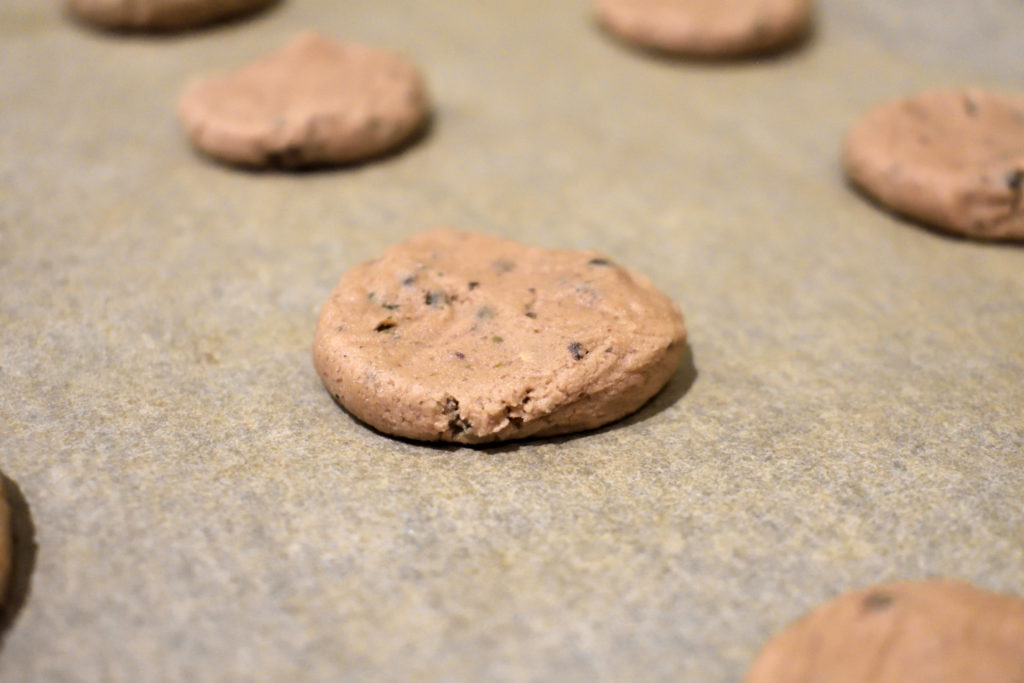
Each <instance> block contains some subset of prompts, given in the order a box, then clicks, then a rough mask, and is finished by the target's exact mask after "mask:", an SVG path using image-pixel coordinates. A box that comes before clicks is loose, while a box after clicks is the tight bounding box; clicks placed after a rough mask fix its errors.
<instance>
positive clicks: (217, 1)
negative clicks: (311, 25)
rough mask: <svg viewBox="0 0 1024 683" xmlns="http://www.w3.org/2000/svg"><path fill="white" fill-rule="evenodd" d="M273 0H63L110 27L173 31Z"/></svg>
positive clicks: (72, 9)
mask: <svg viewBox="0 0 1024 683" xmlns="http://www.w3.org/2000/svg"><path fill="white" fill-rule="evenodd" d="M274 2H276V0H67V7H68V10H69V11H70V12H71V13H72V14H74V15H75V16H76V17H78V18H80V19H83V20H85V21H88V22H89V23H92V24H97V25H99V26H103V27H106V28H111V29H121V30H140V31H174V30H181V29H187V28H192V27H195V26H201V25H203V24H208V23H211V22H214V21H221V20H224V19H228V18H231V17H235V16H240V15H243V14H248V13H250V12H255V11H256V10H259V9H262V8H263V7H266V6H267V5H270V4H273V3H274Z"/></svg>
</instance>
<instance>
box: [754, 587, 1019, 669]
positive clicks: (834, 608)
mask: <svg viewBox="0 0 1024 683" xmlns="http://www.w3.org/2000/svg"><path fill="white" fill-rule="evenodd" d="M823 681H828V682H829V683H925V682H927V683H964V682H965V681H985V683H1024V599H1021V598H1018V597H1014V596H1008V595H997V594H994V593H989V592H986V591H983V590H980V589H978V588H975V587H974V586H972V585H970V584H968V583H963V582H961V581H953V580H934V581H920V582H902V583H890V584H882V585H879V586H875V587H872V588H868V589H866V590H859V591H854V592H850V593H846V594H845V595H842V596H840V597H839V598H837V599H835V600H833V601H831V602H829V603H827V604H826V605H824V606H822V607H819V608H818V609H816V610H815V611H813V612H811V613H810V614H808V615H807V616H805V617H803V618H802V619H800V620H799V621H797V622H796V623H795V624H793V625H792V626H790V627H789V628H788V629H786V630H785V631H783V632H782V633H781V634H779V635H777V636H775V637H774V638H773V639H772V640H770V641H769V642H768V643H767V645H765V647H764V649H762V650H761V653H760V655H758V658H757V660H756V661H755V662H754V665H753V667H752V668H751V669H750V671H749V672H748V673H747V676H746V678H745V679H744V683H783V682H784V683H819V682H823Z"/></svg>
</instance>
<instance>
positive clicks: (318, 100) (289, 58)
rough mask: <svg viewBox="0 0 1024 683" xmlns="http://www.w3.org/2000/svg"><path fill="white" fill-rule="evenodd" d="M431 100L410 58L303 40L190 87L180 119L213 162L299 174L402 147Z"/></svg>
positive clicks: (422, 119)
mask: <svg viewBox="0 0 1024 683" xmlns="http://www.w3.org/2000/svg"><path fill="white" fill-rule="evenodd" d="M427 100H428V97H427V92H426V86H425V85H424V80H423V77H422V76H421V74H420V72H419V70H418V69H417V68H416V67H415V66H414V65H413V64H412V63H410V62H409V61H407V60H406V59H405V58H403V57H401V56H399V55H397V54H395V53H392V52H389V51H386V50H381V49H377V48H373V47H368V46H365V45H357V44H353V43H340V42H337V41H334V40H331V39H329V38H325V37H323V36H320V35H318V34H316V33H304V34H301V35H300V36H298V37H297V38H295V39H294V40H293V41H292V42H290V43H289V44H288V45H286V46H285V47H283V48H282V49H280V50H278V51H277V52H274V53H272V54H270V55H269V56H267V57H264V58H263V59H260V60H258V61H256V62H253V63H252V64H249V65H248V66H245V67H242V68H241V69H238V70H236V71H233V72H230V73H227V74H224V75H221V76H211V77H207V78H202V79H199V80H197V81H195V82H193V83H192V84H191V85H190V86H189V87H188V88H186V90H185V92H184V93H183V94H182V96H181V99H180V101H179V103H178V116H179V119H180V120H181V122H182V124H183V126H184V128H185V131H186V133H187V134H188V137H189V139H190V140H191V141H192V144H193V145H195V147H196V148H197V149H199V150H201V151H202V152H205V153H206V154H209V155H210V156H212V157H215V158H217V159H220V160H222V161H226V162H228V163H233V164H240V165H244V166H269V167H282V168H299V167H307V166H323V165H330V164H343V163H348V162H354V161H358V160H362V159H367V158H370V157H374V156H377V155H380V154H383V153H385V152H387V151H390V150H393V149H395V148H397V147H399V146H400V145H402V144H403V143H405V142H406V141H408V140H409V139H411V138H412V137H413V136H414V135H415V133H416V132H417V131H418V130H420V129H421V128H422V126H423V125H424V124H425V122H426V119H427V116H428V101H427ZM403 276H404V275H403Z"/></svg>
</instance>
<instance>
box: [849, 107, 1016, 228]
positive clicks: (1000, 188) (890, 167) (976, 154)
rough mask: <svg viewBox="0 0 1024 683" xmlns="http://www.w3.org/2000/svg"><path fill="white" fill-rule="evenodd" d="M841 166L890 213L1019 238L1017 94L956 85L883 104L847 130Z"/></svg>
mask: <svg viewBox="0 0 1024 683" xmlns="http://www.w3.org/2000/svg"><path fill="white" fill-rule="evenodd" d="M843 164H844V166H845V170H846V174H847V176H848V177H849V179H850V180H851V181H852V182H853V183H854V184H855V185H857V186H858V187H860V188H861V189H862V190H863V191H864V192H865V193H866V194H867V195H869V196H870V197H872V198H874V199H876V200H877V201H878V202H880V203H881V204H883V205H884V206H886V207H888V208H890V209H892V210H893V211H895V212H897V213H900V214H904V215H906V216H908V217H910V218H914V219H916V220H918V221H921V222H923V223H926V224H928V225H931V226H933V227H936V228H940V229H943V230H946V231H949V232H954V233H959V234H962V235H966V236H969V237H974V238H979V239H1014V240H1024V98H1021V97H1012V96H1009V95H1003V94H998V93H993V92H986V91H982V90H974V89H962V90H932V91H928V92H924V93H921V94H919V95H915V96H913V97H905V98H900V99H896V100H892V101H890V102H886V103H884V104H881V105H880V106H878V107H876V108H875V109H873V110H872V111H870V112H869V113H868V114H866V115H865V116H863V117H862V118H861V119H860V120H859V121H857V123H855V124H854V126H853V127H852V128H851V130H850V132H849V134H848V135H847V137H846V143H845V147H844V151H843Z"/></svg>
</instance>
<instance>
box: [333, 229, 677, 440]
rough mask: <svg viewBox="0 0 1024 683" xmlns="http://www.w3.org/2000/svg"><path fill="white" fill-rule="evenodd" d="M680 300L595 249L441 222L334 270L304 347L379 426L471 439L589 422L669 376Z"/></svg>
mask: <svg viewBox="0 0 1024 683" xmlns="http://www.w3.org/2000/svg"><path fill="white" fill-rule="evenodd" d="M685 336H686V333H685V330H684V328H683V318H682V315H681V314H680V312H679V309H678V307H677V306H676V305H675V304H674V303H673V302H672V301H671V300H670V299H669V298H668V297H666V296H665V295H664V294H662V293H661V292H660V291H659V290H658V289H656V288H655V287H654V285H653V284H651V282H650V281H649V280H648V279H647V278H645V277H643V276H642V275H637V274H635V273H631V272H629V271H627V270H626V269H624V268H621V267H619V266H617V265H615V264H614V263H612V262H611V261H609V260H607V259H606V258H604V257H602V256H601V255H600V254H597V253H596V252H590V251H570V250H561V251H559V250H550V249H542V248H536V247H527V246H523V245H521V244H517V243H515V242H511V241H508V240H504V239H499V238H497V237H488V236H484V235H479V234H473V233H463V232H456V231H454V230H450V229H446V228H440V229H436V230H432V231H429V232H425V233H421V234H419V235H417V236H415V237H413V238H411V239H410V240H408V241H406V242H404V243H402V244H398V245H396V246H392V247H390V248H389V249H387V250H386V251H385V252H384V253H383V254H382V255H381V256H380V257H379V258H377V259H375V260H373V261H370V262H368V263H363V264H362V265H359V266H356V267H355V268H352V269H351V270H349V271H348V272H347V273H345V274H344V275H343V276H342V278H341V280H340V282H339V283H338V285H337V287H335V289H334V292H333V293H332V294H331V297H330V299H328V300H327V302H326V303H325V304H324V307H323V311H322V312H321V314H320V322H319V325H318V326H317V331H316V341H315V343H314V347H313V359H314V363H315V365H316V368H317V370H318V372H319V373H320V377H321V378H322V379H323V381H324V384H325V385H326V386H327V388H328V389H329V390H330V392H331V394H332V395H334V396H335V398H336V399H337V400H338V401H339V402H340V403H341V404H342V405H343V406H345V408H347V409H348V410H349V411H350V412H351V413H352V414H353V415H355V416H356V417H358V418H359V419H361V420H363V421H364V422H367V423H369V424H370V425H372V426H374V427H376V428H377V429H379V430H381V431H383V432H387V433H389V434H395V435H398V436H403V437H408V438H411V439H421V440H426V441H436V440H443V441H459V442H464V443H480V442H486V441H497V440H502V439H515V438H521V437H527V436H546V435H551V434H562V433H566V432H576V431H581V430H586V429H592V428H594V427H598V426H600V425H603V424H606V423H608V422H612V421H613V420H616V419H618V418H620V417H623V416H624V415H627V414H629V413H631V412H633V411H635V410H636V409H638V408H639V407H640V406H642V405H643V404H644V403H645V402H646V401H647V400H648V399H650V398H651V397H652V396H653V395H654V394H655V393H657V392H658V390H659V389H660V388H661V387H662V386H663V385H664V384H665V383H666V382H667V381H668V380H669V378H670V377H671V376H672V374H673V372H674V371H675V368H676V366H677V365H678V363H679V359H680V357H681V355H682V353H683V350H684V346H685V344H684V340H685Z"/></svg>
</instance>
